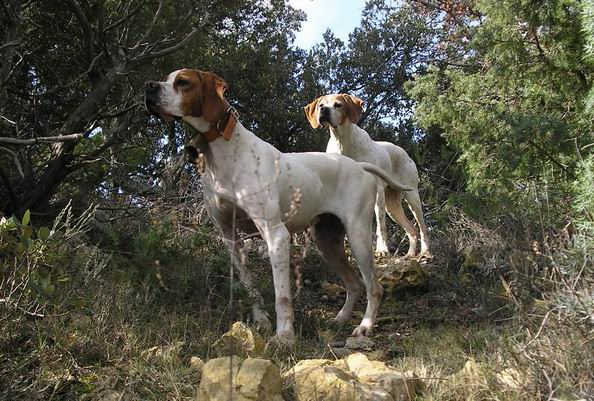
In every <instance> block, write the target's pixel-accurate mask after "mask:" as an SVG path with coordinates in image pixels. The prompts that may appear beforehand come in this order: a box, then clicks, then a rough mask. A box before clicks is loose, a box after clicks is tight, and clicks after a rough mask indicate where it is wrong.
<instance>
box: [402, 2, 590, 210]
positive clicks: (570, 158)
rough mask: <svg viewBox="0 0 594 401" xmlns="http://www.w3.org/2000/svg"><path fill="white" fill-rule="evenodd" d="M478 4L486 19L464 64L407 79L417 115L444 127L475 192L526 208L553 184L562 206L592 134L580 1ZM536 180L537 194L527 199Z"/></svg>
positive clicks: (426, 125)
mask: <svg viewBox="0 0 594 401" xmlns="http://www.w3.org/2000/svg"><path fill="white" fill-rule="evenodd" d="M537 3H538V4H537ZM477 9H478V11H480V13H481V14H482V16H483V17H482V19H481V20H480V21H478V22H476V23H474V24H473V27H472V35H471V40H470V41H469V42H468V43H467V44H466V45H465V48H464V51H465V53H464V54H461V55H460V57H461V58H460V59H461V60H462V61H461V62H458V63H456V64H450V63H448V60H445V61H444V62H443V63H438V64H437V66H436V67H433V68H431V69H430V70H429V72H428V74H426V75H424V76H420V77H418V78H417V79H416V80H415V81H413V82H411V84H410V85H409V92H410V94H411V95H412V96H413V98H415V99H416V100H417V101H418V105H417V108H416V118H417V121H418V122H419V124H420V125H421V126H422V127H424V128H430V127H438V128H439V129H441V130H442V132H443V136H444V137H445V138H446V139H447V141H448V143H449V144H450V145H451V146H453V147H454V148H455V149H457V150H458V151H459V152H460V156H459V160H460V162H461V163H462V164H463V165H464V166H465V168H466V171H467V173H468V174H467V178H468V183H469V189H471V190H472V191H474V192H475V193H477V194H481V195H483V196H484V195H486V194H489V197H492V198H493V199H497V202H499V201H500V200H501V199H504V200H505V199H506V198H508V199H510V200H511V201H512V202H514V203H517V204H519V203H522V204H524V203H523V202H522V201H521V198H526V199H529V198H530V196H534V195H536V196H537V197H544V196H546V194H545V193H544V191H548V190H550V189H551V188H553V189H554V190H555V191H557V192H558V194H557V195H555V194H553V197H554V198H555V200H554V201H553V203H557V202H559V203H563V202H564V201H563V198H564V196H565V194H566V193H567V185H566V182H567V180H568V179H571V177H573V176H575V172H576V166H577V161H578V157H577V155H576V153H579V152H580V150H579V149H584V146H587V145H588V144H589V143H590V141H591V140H592V136H591V132H592V122H591V120H590V119H588V118H584V107H583V99H584V96H585V95H586V93H587V91H588V90H589V83H590V81H591V79H592V76H591V69H590V68H589V67H588V64H587V63H586V62H585V60H584V57H583V54H584V52H583V47H584V40H583V36H582V32H581V27H580V24H579V23H576V21H579V10H580V4H579V2H577V1H548V2H547V4H546V6H545V5H542V4H541V3H540V2H534V1H522V2H515V1H504V2H478V4H477ZM461 29H462V28H461ZM535 186H536V188H537V192H540V193H537V194H532V195H528V193H529V192H530V190H531V188H534V187H535ZM545 187H546V188H548V189H546V190H545V189H544V188H545ZM563 187H565V188H563Z"/></svg>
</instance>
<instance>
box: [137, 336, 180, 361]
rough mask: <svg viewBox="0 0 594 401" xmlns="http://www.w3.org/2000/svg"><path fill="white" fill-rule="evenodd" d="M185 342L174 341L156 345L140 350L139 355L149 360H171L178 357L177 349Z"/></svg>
mask: <svg viewBox="0 0 594 401" xmlns="http://www.w3.org/2000/svg"><path fill="white" fill-rule="evenodd" d="M184 344H185V343H184V342H183V341H176V342H175V343H173V344H171V345H157V346H155V347H151V348H149V349H147V350H144V351H142V352H141V355H142V356H143V357H144V358H146V359H149V360H151V359H152V360H163V361H171V360H175V359H177V358H179V351H180V350H181V347H182V346H183V345H184Z"/></svg>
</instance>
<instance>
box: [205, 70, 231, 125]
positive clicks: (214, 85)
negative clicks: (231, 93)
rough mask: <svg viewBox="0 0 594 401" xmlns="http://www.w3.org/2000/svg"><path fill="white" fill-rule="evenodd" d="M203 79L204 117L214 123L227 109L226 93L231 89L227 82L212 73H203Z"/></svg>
mask: <svg viewBox="0 0 594 401" xmlns="http://www.w3.org/2000/svg"><path fill="white" fill-rule="evenodd" d="M200 73H201V78H202V96H201V102H202V104H201V106H202V117H203V118H204V119H205V120H206V121H209V122H212V121H213V120H214V119H215V118H216V117H217V115H218V114H219V112H220V110H221V109H222V108H225V104H224V99H225V91H226V90H227V88H229V85H227V82H225V80H223V78H221V77H219V76H218V75H216V74H213V73H212V72H206V71H201V72H200Z"/></svg>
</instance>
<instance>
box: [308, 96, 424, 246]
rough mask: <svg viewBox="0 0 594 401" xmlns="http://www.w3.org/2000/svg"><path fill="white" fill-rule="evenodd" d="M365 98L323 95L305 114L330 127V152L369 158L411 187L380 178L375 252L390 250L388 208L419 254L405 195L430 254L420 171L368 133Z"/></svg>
mask: <svg viewBox="0 0 594 401" xmlns="http://www.w3.org/2000/svg"><path fill="white" fill-rule="evenodd" d="M362 111H363V101H362V100H361V99H359V98H358V97H355V96H351V95H346V94H334V95H326V96H321V97H319V98H317V99H315V100H314V101H313V102H311V103H310V104H308V105H307V106H305V115H306V117H307V119H308V120H309V123H310V124H311V126H312V127H313V128H318V127H320V126H324V127H329V129H330V140H329V141H328V146H327V148H326V152H327V153H339V154H341V155H345V156H348V157H350V158H352V159H354V160H356V161H358V162H368V163H371V164H374V165H376V166H378V167H380V168H381V169H383V170H384V171H386V172H387V173H388V174H389V175H390V176H391V177H392V178H393V179H395V180H396V181H398V182H400V183H402V184H404V185H406V186H407V187H409V188H412V190H411V191H407V192H402V191H401V190H399V189H398V188H390V187H386V184H385V182H383V181H382V180H378V188H377V199H376V203H375V216H376V222H377V231H376V235H377V244H376V252H377V253H380V254H387V253H388V244H387V239H388V234H387V229H386V210H387V211H388V214H389V215H390V217H391V218H392V220H394V221H395V222H396V223H398V224H400V225H401V226H402V228H404V229H405V230H406V233H407V236H408V240H409V248H408V253H407V256H408V257H413V256H416V255H417V243H418V239H417V238H418V234H417V229H416V228H415V226H414V225H413V224H412V223H411V222H410V221H409V220H408V218H407V217H406V215H405V214H404V210H403V209H402V197H404V199H406V202H407V203H408V206H409V208H410V210H411V211H412V213H413V215H414V217H415V219H416V220H417V223H418V224H419V228H420V231H421V255H426V256H429V232H428V230H427V226H426V225H425V221H424V219H423V210H422V204H421V199H420V197H419V174H418V173H417V167H416V166H415V163H414V162H413V161H412V159H411V158H410V157H409V156H408V154H407V153H406V152H405V151H404V149H402V148H401V147H399V146H396V145H394V144H393V143H390V142H375V141H373V140H372V139H371V138H370V137H369V134H368V133H367V132H366V131H365V130H364V129H361V128H359V127H358V126H357V125H356V124H357V123H358V122H359V119H360V118H361V113H362Z"/></svg>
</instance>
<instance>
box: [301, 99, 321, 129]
mask: <svg viewBox="0 0 594 401" xmlns="http://www.w3.org/2000/svg"><path fill="white" fill-rule="evenodd" d="M320 99H322V97H321V96H320V97H319V98H317V99H316V100H314V101H313V102H311V103H310V104H308V105H307V106H305V107H304V110H305V117H307V121H309V125H311V127H312V128H314V129H315V128H320V122H319V120H318V103H319V102H320Z"/></svg>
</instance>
